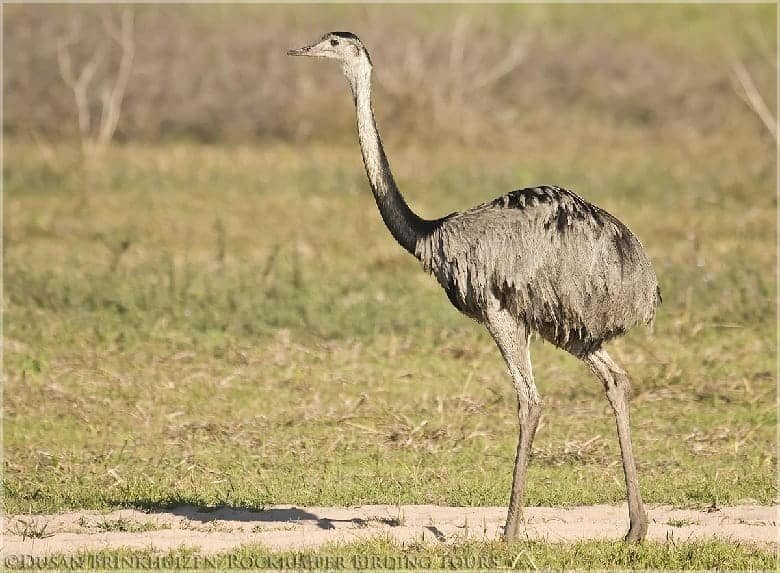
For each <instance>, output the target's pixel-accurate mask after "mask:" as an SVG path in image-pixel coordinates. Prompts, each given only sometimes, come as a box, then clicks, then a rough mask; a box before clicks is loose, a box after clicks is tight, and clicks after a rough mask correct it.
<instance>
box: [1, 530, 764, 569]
mask: <svg viewBox="0 0 780 573" xmlns="http://www.w3.org/2000/svg"><path fill="white" fill-rule="evenodd" d="M13 559H14V557H12V558H11V560H10V561H9V560H6V563H7V565H8V568H9V569H14V568H18V567H19V566H21V565H23V562H21V561H20V562H19V563H18V564H16V565H17V566H16V567H15V563H14V561H13ZM40 563H44V561H43V559H41V561H40ZM45 564H46V565H47V566H49V567H52V566H55V565H59V566H70V567H79V568H94V567H95V566H97V565H98V564H100V565H101V566H102V567H106V566H108V567H109V568H112V569H121V568H138V569H141V568H146V569H149V568H153V567H154V566H155V565H157V566H158V567H159V566H164V567H167V568H171V569H173V568H176V569H194V568H197V569H219V570H221V569H238V568H240V569H248V568H261V569H288V570H289V569H295V570H306V569H323V570H325V569H327V570H344V569H347V570H366V569H390V570H402V569H418V570H420V569H421V570H430V569H451V570H458V569H469V570H475V569H480V570H487V569H526V570H528V569H534V570H536V569H545V570H546V569H553V570H562V569H585V568H592V569H681V570H706V569H738V570H743V571H745V570H759V571H760V570H767V571H768V570H772V569H776V568H777V564H778V563H777V556H776V555H775V554H774V553H773V552H772V551H768V550H766V549H762V548H757V547H753V546H750V545H742V544H739V543H727V542H722V541H706V542H700V541H689V542H678V543H675V542H666V543H660V542H652V543H644V544H642V545H641V546H640V545H627V544H625V543H622V542H607V541H587V542H578V543H572V544H563V543H545V542H541V541H528V542H522V543H512V544H507V543H500V542H490V543H488V542H478V541H468V542H461V543H455V544H451V545H444V544H437V545H430V544H423V543H411V544H407V545H401V544H398V543H396V542H393V541H391V540H389V539H387V538H383V537H377V538H375V539H370V540H367V541H362V542H358V543H350V544H343V545H330V546H327V547H325V548H323V549H322V550H320V551H316V552H314V551H292V552H291V551H286V552H276V551H269V550H268V549H265V548H263V547H258V546H245V547H241V548H239V549H237V550H235V551H232V552H229V553H223V554H218V555H212V556H204V555H201V554H199V553H197V552H195V551H193V550H190V549H181V550H178V551H173V552H169V553H166V554H161V553H153V552H150V551H139V550H114V551H99V552H84V553H79V554H77V555H75V556H71V557H68V556H65V555H54V556H51V557H48V558H47V559H46V560H45Z"/></svg>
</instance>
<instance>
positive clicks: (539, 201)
mask: <svg viewBox="0 0 780 573" xmlns="http://www.w3.org/2000/svg"><path fill="white" fill-rule="evenodd" d="M415 255H416V256H417V258H418V259H420V261H421V262H422V264H423V267H424V268H425V269H426V270H427V271H428V272H430V273H431V274H433V275H434V276H435V277H436V279H437V280H438V281H439V284H441V286H442V287H443V288H444V290H445V291H446V292H447V296H448V298H449V299H450V301H451V302H452V304H453V305H454V306H455V307H456V308H457V309H458V310H460V311H461V312H463V313H464V314H466V315H468V316H470V317H471V318H473V319H475V320H477V321H479V322H485V316H484V310H483V309H485V308H486V307H487V303H488V299H489V298H490V297H495V298H497V299H498V300H499V301H500V303H501V305H502V306H503V307H505V308H507V309H508V310H509V311H510V312H511V313H512V314H513V315H515V316H517V317H518V318H520V319H522V320H523V321H524V322H525V323H526V324H528V325H529V326H530V327H531V328H532V329H533V330H535V331H537V332H538V333H539V334H540V335H541V336H542V337H543V338H544V339H546V340H548V341H550V342H552V343H553V344H555V345H556V346H558V347H560V348H563V349H565V350H567V351H569V352H571V353H573V354H575V355H577V356H583V355H585V354H588V353H590V352H593V351H594V350H596V349H598V348H599V347H600V346H601V345H602V344H603V343H604V342H606V341H607V340H610V339H611V338H614V337H615V336H618V335H620V334H622V333H623V332H625V331H626V330H628V329H629V328H631V327H632V326H634V325H636V324H640V323H641V324H647V323H649V322H651V321H652V320H653V317H654V316H655V308H656V305H657V304H658V302H659V301H660V297H659V296H658V292H659V291H658V284H657V280H656V276H655V272H654V271H653V268H652V266H651V265H650V261H649V260H648V257H647V255H646V253H645V251H644V249H643V248H642V245H641V244H640V242H639V240H638V239H637V238H636V236H635V235H634V234H633V233H631V231H630V230H629V229H628V227H626V226H625V225H624V224H623V223H621V222H620V221H619V220H618V219H616V218H615V217H613V216H612V215H610V214H609V213H607V212H606V211H604V210H603V209H600V208H599V207H596V206H595V205H593V204H591V203H588V202H587V201H586V200H584V199H583V198H582V197H580V196H579V195H577V194H575V193H573V192H571V191H568V190H566V189H562V188H560V187H553V186H541V187H530V188H527V189H520V190H517V191H512V192H511V193H508V194H506V195H503V196H502V197H498V198H497V199H494V200H492V201H489V202H487V203H483V204H481V205H477V206H476V207H474V208H472V209H469V210H468V211H465V212H462V213H454V214H452V215H449V216H447V217H445V218H444V219H441V220H440V221H439V222H438V225H437V226H436V227H435V228H434V229H433V231H431V232H429V233H427V234H426V235H425V236H424V237H422V238H420V239H419V240H418V242H417V248H416V249H415Z"/></svg>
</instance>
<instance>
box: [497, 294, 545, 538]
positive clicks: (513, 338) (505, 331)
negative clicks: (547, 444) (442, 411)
mask: <svg viewBox="0 0 780 573" xmlns="http://www.w3.org/2000/svg"><path fill="white" fill-rule="evenodd" d="M486 324H487V328H488V330H489V331H490V334H491V335H492V336H493V339H494V340H495V341H496V344H497V345H498V348H499V350H501V354H502V356H503V357H504V361H505V362H506V365H507V368H508V369H509V373H510V375H511V376H512V382H513V383H514V386H515V390H516V391H517V406H518V408H517V411H518V417H519V419H520V420H519V421H520V436H519V438H518V441H517V452H516V454H515V469H514V472H513V476H512V493H511V495H510V498H509V510H508V512H507V518H506V527H505V528H504V539H506V540H507V541H512V540H515V539H518V538H519V535H520V517H521V515H522V511H523V494H524V491H525V476H526V471H527V469H528V460H529V458H530V456H531V446H532V444H533V440H534V435H535V434H536V427H537V426H538V424H539V417H540V415H541V413H542V406H541V404H540V402H539V395H538V393H537V391H536V384H535V383H534V378H533V372H532V370H531V355H530V352H529V345H528V343H529V337H530V331H529V329H528V328H527V327H526V325H525V324H523V323H522V322H519V321H518V320H517V319H515V318H514V317H512V315H511V314H510V313H509V312H508V311H507V310H506V309H502V308H500V307H497V306H492V307H491V308H490V309H489V311H488V313H487V321H486Z"/></svg>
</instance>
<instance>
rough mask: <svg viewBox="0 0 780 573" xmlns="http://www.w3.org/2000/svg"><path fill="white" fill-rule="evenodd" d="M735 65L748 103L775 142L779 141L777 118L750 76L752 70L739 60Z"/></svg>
mask: <svg viewBox="0 0 780 573" xmlns="http://www.w3.org/2000/svg"><path fill="white" fill-rule="evenodd" d="M733 67H734V73H735V74H736V76H737V79H738V80H739V83H740V85H741V86H742V90H743V91H744V93H745V96H746V97H747V103H748V105H749V106H750V108H751V109H752V110H753V112H754V113H755V114H756V115H757V116H758V117H759V119H760V120H761V121H762V122H763V124H764V126H765V127H766V129H767V130H768V131H769V133H770V134H771V135H772V137H773V138H774V140H775V142H777V119H776V118H775V116H774V115H772V112H771V111H770V110H769V108H768V107H767V105H766V103H765V102H764V98H763V97H761V93H760V92H759V91H758V88H756V84H755V83H753V78H752V77H750V72H748V70H747V68H745V66H744V64H743V63H742V62H740V61H738V60H737V61H736V62H735V63H734V66H733Z"/></svg>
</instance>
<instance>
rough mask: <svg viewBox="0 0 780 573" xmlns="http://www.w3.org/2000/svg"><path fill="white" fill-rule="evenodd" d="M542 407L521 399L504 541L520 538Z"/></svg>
mask: <svg viewBox="0 0 780 573" xmlns="http://www.w3.org/2000/svg"><path fill="white" fill-rule="evenodd" d="M541 413H542V406H541V404H539V403H538V401H537V402H533V403H532V402H530V401H529V400H527V399H523V398H519V400H518V414H519V417H520V436H519V438H518V440H517V453H516V454H515V469H514V472H513V475H512V494H511V496H510V497H509V510H508V511H507V516H506V526H505V527H504V539H506V540H507V541H512V540H515V539H518V538H519V537H520V517H521V516H522V513H523V494H524V493H525V475H526V470H527V469H528V461H529V459H530V457H531V446H532V444H533V441H534V435H535V434H536V427H537V426H538V424H539V417H540V415H541Z"/></svg>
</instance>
